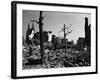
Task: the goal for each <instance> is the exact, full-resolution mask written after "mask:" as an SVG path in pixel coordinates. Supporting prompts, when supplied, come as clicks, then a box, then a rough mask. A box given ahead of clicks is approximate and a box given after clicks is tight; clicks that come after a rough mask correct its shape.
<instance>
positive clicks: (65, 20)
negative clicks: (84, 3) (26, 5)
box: [22, 10, 91, 43]
mask: <svg viewBox="0 0 100 80" xmlns="http://www.w3.org/2000/svg"><path fill="white" fill-rule="evenodd" d="M43 17H44V19H43V23H44V25H43V30H45V31H52V34H54V35H56V36H59V37H63V32H60V33H59V31H60V30H61V29H62V28H63V26H64V24H65V25H66V26H70V25H72V26H71V28H70V30H73V31H72V33H70V34H69V35H67V37H66V38H68V40H74V42H75V43H76V41H77V39H78V38H79V37H84V36H85V34H84V23H85V17H88V22H89V24H91V14H87V13H85V14H83V13H70V12H52V11H43ZM32 19H34V20H37V21H38V19H39V11H33V10H23V25H22V26H23V36H24V37H25V34H26V30H27V27H28V23H29V24H30V27H32V23H31V21H30V20H32ZM34 27H35V31H36V32H38V31H39V25H38V24H37V23H34Z"/></svg>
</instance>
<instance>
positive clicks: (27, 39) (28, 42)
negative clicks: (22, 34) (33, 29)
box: [26, 23, 31, 44]
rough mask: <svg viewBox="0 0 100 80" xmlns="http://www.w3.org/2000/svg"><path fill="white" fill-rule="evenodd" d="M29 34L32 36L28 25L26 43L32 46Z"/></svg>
mask: <svg viewBox="0 0 100 80" xmlns="http://www.w3.org/2000/svg"><path fill="white" fill-rule="evenodd" d="M29 34H30V25H29V23H28V28H27V31H26V43H27V44H31V41H30V40H29Z"/></svg>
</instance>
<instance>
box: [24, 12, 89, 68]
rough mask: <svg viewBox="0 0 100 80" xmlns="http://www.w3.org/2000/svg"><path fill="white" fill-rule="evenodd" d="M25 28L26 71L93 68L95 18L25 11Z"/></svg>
mask: <svg viewBox="0 0 100 80" xmlns="http://www.w3.org/2000/svg"><path fill="white" fill-rule="evenodd" d="M40 27H41V28H42V29H41V30H40ZM22 28H23V29H22V30H23V38H22V40H23V58H22V59H23V69H39V68H42V69H44V68H67V67H84V66H91V57H90V56H91V14H88V13H87V14H86V13H85V14H84V13H70V12H53V11H32V10H23V27H22ZM40 36H41V37H40ZM41 41H42V42H41ZM40 42H41V43H42V44H40ZM41 45H42V46H41ZM41 50H42V52H41Z"/></svg>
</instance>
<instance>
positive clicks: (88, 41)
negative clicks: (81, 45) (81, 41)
mask: <svg viewBox="0 0 100 80" xmlns="http://www.w3.org/2000/svg"><path fill="white" fill-rule="evenodd" d="M90 28H91V24H88V18H87V17H85V43H86V45H87V46H90V44H91V29H90Z"/></svg>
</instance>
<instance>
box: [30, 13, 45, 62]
mask: <svg viewBox="0 0 100 80" xmlns="http://www.w3.org/2000/svg"><path fill="white" fill-rule="evenodd" d="M42 14H43V12H42V11H40V13H39V21H37V20H31V22H36V23H37V24H39V30H40V47H41V60H42V61H41V62H42V64H43V62H44V56H43V55H44V44H43V43H44V41H43V22H42V21H43V16H42Z"/></svg>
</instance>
